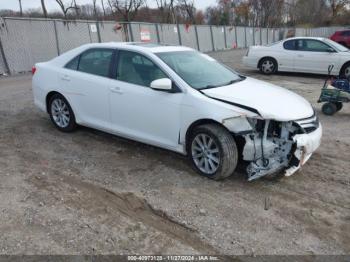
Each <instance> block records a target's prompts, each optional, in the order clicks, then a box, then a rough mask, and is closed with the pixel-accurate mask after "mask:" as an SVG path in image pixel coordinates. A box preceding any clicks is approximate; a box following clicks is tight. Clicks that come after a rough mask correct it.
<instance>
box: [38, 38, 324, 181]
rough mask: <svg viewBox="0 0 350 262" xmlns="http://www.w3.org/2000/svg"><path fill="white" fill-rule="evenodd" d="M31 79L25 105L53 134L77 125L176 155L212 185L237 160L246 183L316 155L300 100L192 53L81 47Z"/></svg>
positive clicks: (134, 46)
mask: <svg viewBox="0 0 350 262" xmlns="http://www.w3.org/2000/svg"><path fill="white" fill-rule="evenodd" d="M33 73H34V76H33V94H34V102H35V104H36V105H37V106H38V107H39V108H40V109H42V110H43V111H45V112H47V113H48V114H49V115H50V118H51V120H52V122H53V124H54V125H55V126H56V127H57V128H58V129H59V130H61V131H64V132H70V131H73V130H74V129H75V128H76V127H77V125H83V126H88V127H92V128H96V129H99V130H102V131H105V132H109V133H112V134H116V135H119V136H122V137H126V138H129V139H133V140H137V141H140V142H143V143H147V144H151V145H154V146H158V147H162V148H165V149H169V150H172V151H176V152H179V153H181V154H184V155H188V156H189V157H190V159H191V161H192V162H193V164H194V167H195V168H196V169H197V170H198V171H199V173H200V174H202V175H204V176H207V177H209V178H212V179H223V178H226V177H228V176H230V175H231V174H233V173H234V171H235V169H236V166H237V162H238V159H239V158H242V160H244V161H247V162H248V167H247V174H248V179H249V180H253V179H257V178H259V177H261V176H265V175H267V174H271V173H274V172H277V171H280V170H286V174H287V175H291V174H293V173H294V172H295V171H296V170H298V168H299V167H300V166H301V165H303V164H304V163H305V162H306V161H307V160H308V159H309V157H310V156H311V154H312V153H313V152H314V151H315V150H316V149H317V147H318V146H319V145H320V140H321V134H322V127H321V124H320V123H319V121H318V118H317V116H316V115H315V112H314V110H313V108H312V106H311V105H310V104H309V102H307V101H306V100H305V99H304V98H302V97H300V96H298V95H297V94H295V93H292V92H290V91H288V90H286V89H283V88H281V87H278V86H275V85H272V84H268V83H265V82H262V81H258V80H255V79H252V78H249V77H245V76H242V75H240V74H239V73H237V72H235V71H232V70H231V69H229V68H227V67H226V66H223V65H222V64H220V63H219V62H217V61H216V60H214V59H213V58H211V57H209V56H207V55H205V54H202V53H200V52H197V51H195V50H193V49H191V48H187V47H181V46H160V45H153V44H141V43H103V44H88V45H84V46H81V47H78V48H76V49H74V50H71V51H69V52H67V53H65V54H62V55H61V56H59V57H57V58H54V59H53V60H51V61H49V62H45V63H38V64H36V65H35V67H34V68H33Z"/></svg>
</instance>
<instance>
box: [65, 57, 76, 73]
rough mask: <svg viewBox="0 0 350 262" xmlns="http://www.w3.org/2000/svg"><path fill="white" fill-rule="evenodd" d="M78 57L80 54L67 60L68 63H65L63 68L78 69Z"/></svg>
mask: <svg viewBox="0 0 350 262" xmlns="http://www.w3.org/2000/svg"><path fill="white" fill-rule="evenodd" d="M79 57H80V56H77V57H76V58H74V59H73V60H71V61H70V62H68V64H66V66H65V68H68V69H72V70H77V69H78V63H79Z"/></svg>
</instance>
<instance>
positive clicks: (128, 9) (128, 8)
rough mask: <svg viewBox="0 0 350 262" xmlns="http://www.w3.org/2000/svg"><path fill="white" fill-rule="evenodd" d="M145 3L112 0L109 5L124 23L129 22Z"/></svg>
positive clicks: (136, 0) (140, 1) (141, 1)
mask: <svg viewBox="0 0 350 262" xmlns="http://www.w3.org/2000/svg"><path fill="white" fill-rule="evenodd" d="M145 3H146V1H145V0H113V2H112V3H111V4H112V8H114V9H115V10H116V11H117V12H118V13H119V14H120V15H121V16H122V17H123V20H124V21H126V22H130V21H132V20H133V19H134V18H135V16H136V14H137V12H138V10H139V9H140V7H142V6H144V5H145Z"/></svg>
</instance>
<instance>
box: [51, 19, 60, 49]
mask: <svg viewBox="0 0 350 262" xmlns="http://www.w3.org/2000/svg"><path fill="white" fill-rule="evenodd" d="M53 28H54V31H55V40H56V48H57V55H60V53H61V51H60V46H59V42H58V33H57V25H56V20H53Z"/></svg>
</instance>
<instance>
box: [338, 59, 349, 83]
mask: <svg viewBox="0 0 350 262" xmlns="http://www.w3.org/2000/svg"><path fill="white" fill-rule="evenodd" d="M340 77H341V78H346V79H349V78H350V63H349V62H348V63H346V64H345V65H344V66H343V67H342V69H341V70H340Z"/></svg>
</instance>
